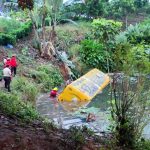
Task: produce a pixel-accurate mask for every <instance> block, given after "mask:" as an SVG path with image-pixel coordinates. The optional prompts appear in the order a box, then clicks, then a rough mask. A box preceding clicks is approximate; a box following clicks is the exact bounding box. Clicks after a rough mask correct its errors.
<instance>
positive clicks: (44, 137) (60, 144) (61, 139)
mask: <svg viewBox="0 0 150 150" xmlns="http://www.w3.org/2000/svg"><path fill="white" fill-rule="evenodd" d="M70 135H71V134H70V132H69V131H66V130H58V129H52V128H51V127H50V126H47V127H44V125H43V124H42V123H41V122H40V121H36V122H33V123H28V124H27V123H21V122H20V121H18V120H17V118H12V117H8V116H6V115H4V114H3V113H0V137H1V138H0V149H1V150H25V149H26V150H71V149H74V150H75V149H76V147H78V148H79V149H81V150H97V149H99V148H100V147H103V146H104V145H102V144H100V143H104V141H105V140H103V139H99V140H98V141H97V142H96V141H95V140H94V139H92V138H91V137H90V138H87V139H86V141H85V143H84V144H82V145H79V144H80V143H76V142H75V141H73V140H70V139H68V137H69V136H70ZM100 141H101V142H100ZM106 149H107V148H106Z"/></svg>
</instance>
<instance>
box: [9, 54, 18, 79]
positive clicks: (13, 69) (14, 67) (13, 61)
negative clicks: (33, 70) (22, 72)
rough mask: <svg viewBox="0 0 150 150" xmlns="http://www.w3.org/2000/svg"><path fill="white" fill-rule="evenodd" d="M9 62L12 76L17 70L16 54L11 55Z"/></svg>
mask: <svg viewBox="0 0 150 150" xmlns="http://www.w3.org/2000/svg"><path fill="white" fill-rule="evenodd" d="M10 64H11V73H12V74H14V76H15V75H16V71H17V60H16V55H15V54H14V55H12V57H11V60H10Z"/></svg>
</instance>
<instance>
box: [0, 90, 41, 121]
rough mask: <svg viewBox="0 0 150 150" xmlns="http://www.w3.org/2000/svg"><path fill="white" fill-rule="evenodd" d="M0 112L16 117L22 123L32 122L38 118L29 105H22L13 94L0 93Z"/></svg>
mask: <svg viewBox="0 0 150 150" xmlns="http://www.w3.org/2000/svg"><path fill="white" fill-rule="evenodd" d="M0 110H1V112H3V113H5V114H8V115H10V116H17V117H18V118H20V119H21V120H23V121H33V120H36V119H38V118H39V116H38V113H37V111H36V110H35V109H34V108H33V107H32V106H31V104H29V103H24V102H23V101H22V100H20V98H19V97H18V96H17V95H15V94H12V93H11V94H8V93H7V94H6V93H3V92H0Z"/></svg>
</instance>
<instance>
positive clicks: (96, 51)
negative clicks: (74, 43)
mask: <svg viewBox="0 0 150 150" xmlns="http://www.w3.org/2000/svg"><path fill="white" fill-rule="evenodd" d="M81 45H82V49H81V50H80V53H81V59H82V61H83V62H84V63H85V64H87V65H88V66H90V67H93V68H99V69H101V70H107V68H106V67H107V65H106V64H107V59H106V58H107V54H106V52H105V51H104V46H103V45H102V44H101V43H98V42H96V41H93V40H84V41H82V43H81Z"/></svg>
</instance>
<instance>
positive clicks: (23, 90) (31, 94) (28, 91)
mask: <svg viewBox="0 0 150 150" xmlns="http://www.w3.org/2000/svg"><path fill="white" fill-rule="evenodd" d="M12 89H13V91H14V92H15V91H17V93H18V95H19V92H20V95H21V98H22V99H24V101H30V102H32V103H33V104H35V100H36V96H37V94H38V89H37V86H36V84H34V83H33V82H29V81H28V80H27V79H26V78H24V77H16V78H14V79H13V81H12Z"/></svg>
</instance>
